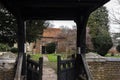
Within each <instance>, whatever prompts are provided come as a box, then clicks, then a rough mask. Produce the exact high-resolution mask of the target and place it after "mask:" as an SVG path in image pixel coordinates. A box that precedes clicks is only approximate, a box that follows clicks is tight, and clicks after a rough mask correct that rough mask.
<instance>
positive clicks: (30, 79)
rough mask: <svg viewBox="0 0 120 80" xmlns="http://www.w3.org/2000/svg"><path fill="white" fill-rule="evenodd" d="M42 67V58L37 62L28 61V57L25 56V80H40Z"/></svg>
mask: <svg viewBox="0 0 120 80" xmlns="http://www.w3.org/2000/svg"><path fill="white" fill-rule="evenodd" d="M42 66H43V58H39V61H38V62H37V61H34V60H31V59H30V55H28V56H27V80H42Z"/></svg>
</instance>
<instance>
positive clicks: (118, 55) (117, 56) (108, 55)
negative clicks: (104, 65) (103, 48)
mask: <svg viewBox="0 0 120 80" xmlns="http://www.w3.org/2000/svg"><path fill="white" fill-rule="evenodd" d="M105 57H115V58H120V54H114V56H111V54H109V53H108V54H106V55H105Z"/></svg>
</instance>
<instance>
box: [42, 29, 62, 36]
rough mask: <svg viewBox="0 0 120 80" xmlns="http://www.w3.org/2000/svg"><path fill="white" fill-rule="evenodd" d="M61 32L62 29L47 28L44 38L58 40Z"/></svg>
mask: <svg viewBox="0 0 120 80" xmlns="http://www.w3.org/2000/svg"><path fill="white" fill-rule="evenodd" d="M61 31H62V30H61V29H60V28H47V29H44V31H43V37H44V38H45V37H52V38H56V37H59V35H60V33H61Z"/></svg>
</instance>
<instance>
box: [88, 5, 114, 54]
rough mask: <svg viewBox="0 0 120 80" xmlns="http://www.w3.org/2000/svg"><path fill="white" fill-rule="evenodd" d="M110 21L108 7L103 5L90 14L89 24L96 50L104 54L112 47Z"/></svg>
mask: <svg viewBox="0 0 120 80" xmlns="http://www.w3.org/2000/svg"><path fill="white" fill-rule="evenodd" d="M108 22H109V20H108V11H107V10H106V7H101V8H98V9H97V10H96V11H94V12H93V13H92V14H91V15H90V17H89V20H88V24H87V26H88V27H90V35H91V37H92V43H93V45H94V50H95V51H96V52H97V53H99V54H100V55H102V56H104V55H105V54H106V53H107V51H108V50H109V49H110V48H111V47H112V40H111V37H110V34H109V26H108Z"/></svg>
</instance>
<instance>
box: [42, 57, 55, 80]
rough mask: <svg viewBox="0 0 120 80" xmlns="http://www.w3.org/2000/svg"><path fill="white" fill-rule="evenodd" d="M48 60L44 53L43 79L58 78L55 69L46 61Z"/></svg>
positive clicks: (52, 79) (51, 79) (53, 79)
mask: <svg viewBox="0 0 120 80" xmlns="http://www.w3.org/2000/svg"><path fill="white" fill-rule="evenodd" d="M45 61H48V58H47V57H46V56H45V55H43V76H42V78H43V80H57V74H56V73H55V70H53V69H52V68H50V67H49V66H47V65H46V64H45V63H44V62H45Z"/></svg>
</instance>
